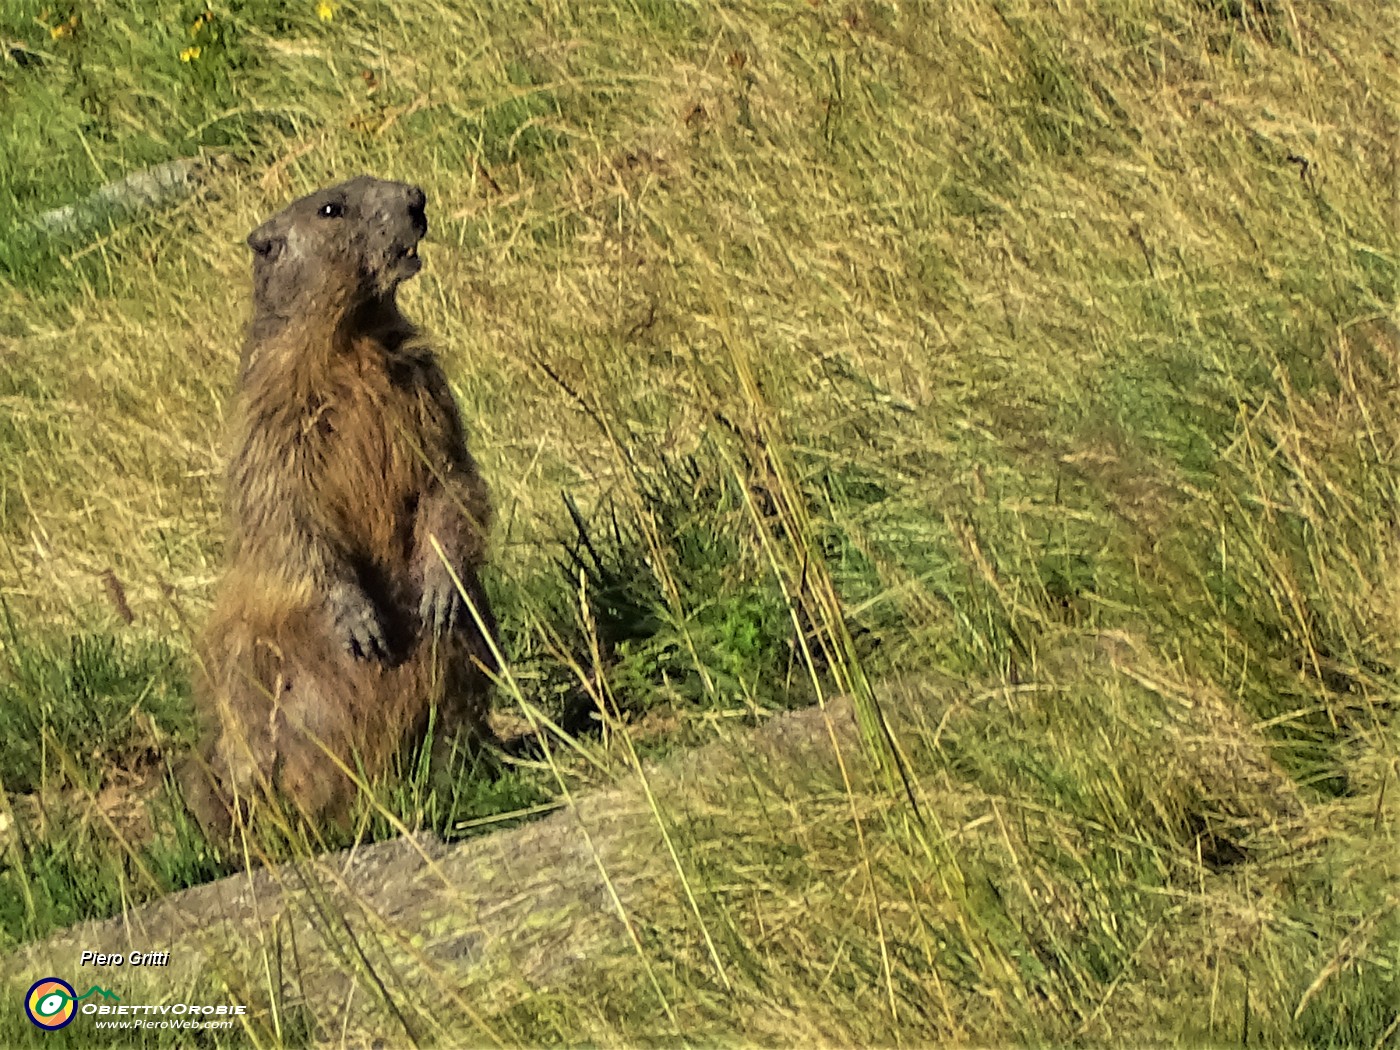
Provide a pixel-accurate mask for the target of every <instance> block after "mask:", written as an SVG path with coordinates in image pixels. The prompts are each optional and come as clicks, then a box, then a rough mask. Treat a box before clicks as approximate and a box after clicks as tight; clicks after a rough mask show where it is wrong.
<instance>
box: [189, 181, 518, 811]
mask: <svg viewBox="0 0 1400 1050" xmlns="http://www.w3.org/2000/svg"><path fill="white" fill-rule="evenodd" d="M426 228H427V225H426V219H425V218H424V214H423V195H422V192H421V191H419V190H417V189H416V188H415V187H411V186H405V185H403V184H400V183H392V182H382V181H380V180H377V179H369V178H360V179H355V180H352V181H351V182H347V183H343V184H341V185H339V186H334V187H331V188H329V189H326V190H322V191H320V192H318V193H315V194H312V195H310V196H308V197H305V198H302V199H301V200H299V201H296V202H295V203H293V204H292V205H291V206H289V207H288V208H287V209H286V210H285V211H283V212H282V213H281V214H279V215H277V216H275V217H274V218H272V219H270V220H268V222H266V223H264V224H263V225H262V226H260V227H258V229H257V230H255V231H254V232H253V233H252V235H250V237H249V238H248V243H249V245H250V247H252V248H253V250H254V252H255V261H254V285H255V296H254V299H255V304H254V317H253V321H252V323H251V325H250V326H249V329H248V336H247V340H246V343H245V345H244V349H243V360H242V367H241V376H240V382H239V391H238V397H237V404H236V408H235V410H234V424H233V444H234V449H235V451H234V453H233V456H232V460H231V462H230V464H229V469H228V477H227V485H228V502H229V513H230V517H231V524H232V543H231V555H230V556H231V560H230V564H229V566H228V570H227V574H226V576H225V579H224V581H223V585H222V587H221V589H220V591H219V595H218V598H217V600H216V604H215V608H214V611H213V615H212V616H211V618H210V621H209V624H208V627H207V629H206V631H205V633H204V636H203V642H202V645H201V649H202V655H203V662H204V675H203V680H202V681H201V683H200V685H199V687H198V689H197V704H198V707H199V711H200V714H201V716H202V717H203V720H204V722H205V725H206V739H205V740H204V741H203V747H202V749H201V754H200V756H199V758H198V759H197V760H196V761H195V762H194V764H193V765H194V766H195V767H197V768H195V769H193V770H192V773H191V774H187V775H186V776H185V777H184V778H183V779H184V781H185V789H186V795H187V799H188V800H189V802H190V806H191V809H192V811H193V812H194V813H195V815H196V816H197V817H198V818H199V820H200V822H201V823H202V824H203V825H204V826H205V829H206V831H207V832H209V833H210V835H211V837H215V838H222V837H224V836H226V835H227V834H228V832H229V831H230V829H231V827H232V822H233V820H235V819H237V820H244V819H247V818H248V815H249V806H250V803H256V802H257V801H258V800H259V799H265V798H266V797H267V796H268V795H269V794H277V795H281V796H282V797H283V798H284V799H286V800H289V801H291V802H293V803H294V804H295V806H296V807H297V808H298V809H299V810H300V811H301V813H302V814H303V816H304V818H305V819H307V820H310V821H314V822H319V821H325V820H330V821H336V820H340V819H342V818H344V817H345V816H346V814H347V813H348V811H349V807H350V805H351V802H352V801H353V799H354V795H355V791H356V788H355V783H354V780H352V779H351V777H349V776H347V775H346V772H345V771H344V769H342V768H341V767H342V764H343V765H344V766H345V767H348V769H349V770H351V771H363V773H364V774H365V775H366V776H368V777H369V778H371V779H372V778H374V777H377V776H379V775H380V774H382V773H384V772H386V771H387V770H388V769H389V768H390V767H391V766H392V765H393V763H394V760H395V758H396V756H398V755H399V754H400V752H401V751H402V750H403V749H404V748H405V746H409V747H411V746H414V745H416V744H418V743H420V742H421V741H422V740H423V738H424V735H425V733H426V729H427V725H428V718H429V712H430V710H432V709H434V708H436V710H437V712H438V722H437V727H438V732H439V734H450V733H452V732H456V731H460V730H466V731H467V732H469V733H470V734H472V735H474V736H476V737H478V738H480V737H482V736H488V735H489V729H488V728H487V722H486V706H487V705H486V701H487V687H488V684H489V679H488V677H487V672H488V671H489V670H494V662H493V660H492V657H491V655H490V646H489V645H488V644H487V642H486V637H485V635H483V632H482V630H481V629H480V627H479V626H478V623H477V620H476V617H474V616H473V614H472V611H471V609H470V608H469V607H467V606H466V605H465V604H464V603H462V602H461V599H460V594H459V592H458V590H457V588H456V587H455V585H454V584H453V582H452V575H451V573H450V572H449V571H448V568H447V566H445V565H444V564H443V561H442V559H441V558H440V557H439V556H438V554H437V553H436V552H435V551H434V549H433V544H432V540H433V539H434V538H436V540H437V543H438V544H439V545H440V547H441V549H442V551H443V553H444V554H445V555H446V559H447V562H448V564H450V566H451V569H452V571H453V572H455V573H456V575H457V577H458V579H459V580H460V581H461V583H462V585H463V587H464V589H465V591H466V594H467V595H468V596H469V597H470V598H471V604H472V605H473V606H474V607H475V609H476V611H477V614H478V615H479V616H480V617H481V618H482V621H483V622H484V624H485V626H486V631H487V633H488V634H493V633H494V630H495V625H494V621H493V620H492V617H491V611H490V609H489V608H488V607H487V604H486V598H485V595H484V593H483V591H482V588H481V584H480V581H479V578H478V575H477V573H478V569H479V568H480V566H481V564H482V561H483V557H484V551H485V537H486V531H487V527H488V525H489V521H490V505H489V501H488V498H487V492H486V488H485V485H484V484H483V482H482V480H481V478H480V476H479V474H478V473H477V469H476V464H475V463H474V462H473V460H472V457H471V454H470V453H469V452H468V451H467V447H466V443H465V440H464V436H463V428H462V422H461V418H460V416H459V414H458V411H457V407H456V405H455V404H454V402H453V399H452V395H451V393H450V391H449V389H448V386H447V381H446V379H445V378H444V376H443V374H442V371H441V369H440V368H439V367H438V365H437V362H436V361H435V359H434V357H433V354H432V353H431V352H430V351H429V350H428V349H427V348H426V347H425V346H424V345H423V344H422V342H421V341H420V338H419V335H418V332H417V330H416V329H415V328H414V327H413V325H412V324H410V323H409V322H408V321H407V320H406V319H405V318H404V317H403V315H402V314H401V313H400V312H399V309H398V305H397V303H396V301H395V294H396V289H397V286H398V284H399V283H400V282H401V281H403V280H405V279H407V278H408V277H411V276H412V275H413V273H415V272H417V269H418V261H417V253H416V245H417V243H418V240H419V238H420V237H421V236H422V235H423V233H424V232H425V231H426ZM442 738H443V737H442V736H439V739H442Z"/></svg>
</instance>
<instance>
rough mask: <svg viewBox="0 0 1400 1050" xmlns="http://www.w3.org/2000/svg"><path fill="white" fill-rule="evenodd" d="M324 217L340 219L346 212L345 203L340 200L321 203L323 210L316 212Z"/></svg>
mask: <svg viewBox="0 0 1400 1050" xmlns="http://www.w3.org/2000/svg"><path fill="white" fill-rule="evenodd" d="M316 214H317V215H319V216H321V218H323V219H338V218H340V217H341V216H342V215H344V214H345V205H343V204H341V203H340V202H339V201H330V202H329V203H327V204H323V205H321V210H320V211H318V212H317V213H316Z"/></svg>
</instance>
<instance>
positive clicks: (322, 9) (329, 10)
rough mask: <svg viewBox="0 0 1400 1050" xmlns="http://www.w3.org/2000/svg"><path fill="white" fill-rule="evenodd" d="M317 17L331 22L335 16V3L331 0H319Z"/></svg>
mask: <svg viewBox="0 0 1400 1050" xmlns="http://www.w3.org/2000/svg"><path fill="white" fill-rule="evenodd" d="M316 17H317V18H319V19H320V20H321V21H322V22H329V21H330V20H331V19H332V18H334V17H335V4H333V3H331V2H330V0H318V2H317V4H316Z"/></svg>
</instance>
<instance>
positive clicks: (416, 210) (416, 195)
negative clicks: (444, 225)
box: [408, 186, 428, 232]
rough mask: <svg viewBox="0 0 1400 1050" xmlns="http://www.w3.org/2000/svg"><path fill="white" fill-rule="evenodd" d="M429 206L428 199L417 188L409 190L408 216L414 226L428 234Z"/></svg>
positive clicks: (411, 187)
mask: <svg viewBox="0 0 1400 1050" xmlns="http://www.w3.org/2000/svg"><path fill="white" fill-rule="evenodd" d="M427 205H428V198H427V196H426V195H425V194H424V193H423V191H422V190H420V189H419V188H418V187H417V186H410V187H409V188H408V216H409V218H411V219H412V220H413V225H414V226H416V227H418V228H419V229H420V230H422V231H424V232H427V229H428V217H427V213H426V211H425V209H426V207H427Z"/></svg>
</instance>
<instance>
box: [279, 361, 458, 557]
mask: <svg viewBox="0 0 1400 1050" xmlns="http://www.w3.org/2000/svg"><path fill="white" fill-rule="evenodd" d="M335 380H336V381H334V382H332V383H330V384H328V385H327V388H326V390H325V392H324V397H323V399H321V400H320V403H319V404H316V405H314V406H312V411H311V412H310V414H309V417H308V419H307V421H306V425H307V429H308V433H307V435H306V438H307V440H308V441H309V442H312V443H314V444H315V445H316V455H315V457H314V458H315V459H316V460H317V461H319V462H320V463H321V464H323V474H322V477H321V478H320V479H319V484H318V485H317V488H318V490H319V492H318V494H319V496H320V502H321V504H322V509H323V512H324V513H325V514H326V515H327V516H328V517H329V518H330V519H331V520H332V521H334V522H335V523H336V525H337V526H338V529H337V530H336V531H338V532H340V533H341V535H342V536H343V537H344V539H345V540H346V541H348V545H349V546H350V547H351V548H352V549H358V550H359V551H361V552H363V553H366V554H369V555H370V556H371V557H373V558H374V560H376V561H379V560H383V561H394V560H397V558H399V557H404V556H406V555H407V554H408V548H409V546H410V545H411V542H412V534H413V523H414V517H415V513H416V509H417V505H418V502H419V500H420V498H421V497H422V496H423V495H424V494H425V493H426V492H427V491H429V490H430V489H432V488H434V487H436V485H437V480H436V477H435V475H434V472H433V465H434V464H437V465H438V469H439V470H440V469H442V467H443V466H444V464H445V458H446V457H445V456H444V450H443V449H441V448H440V447H439V446H440V445H441V442H442V426H441V424H440V421H438V420H436V419H435V418H433V417H434V413H433V411H432V408H433V406H432V404H431V400H430V398H429V397H428V396H427V392H426V391H425V390H423V389H421V388H420V386H419V385H418V384H416V383H414V382H413V381H412V376H411V374H410V375H407V376H397V375H394V374H392V373H390V372H389V371H388V370H387V369H384V368H364V369H356V370H353V371H352V370H350V369H347V370H346V374H344V375H338V376H336V377H335Z"/></svg>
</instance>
